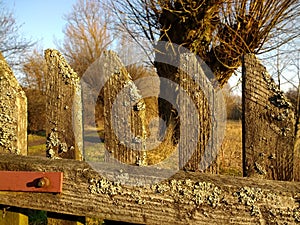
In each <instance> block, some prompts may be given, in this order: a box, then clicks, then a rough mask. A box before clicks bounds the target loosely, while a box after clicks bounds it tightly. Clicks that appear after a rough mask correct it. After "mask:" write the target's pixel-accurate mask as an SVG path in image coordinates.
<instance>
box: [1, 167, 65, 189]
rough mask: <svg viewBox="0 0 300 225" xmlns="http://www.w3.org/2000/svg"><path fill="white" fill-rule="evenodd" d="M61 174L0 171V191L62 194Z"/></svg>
mask: <svg viewBox="0 0 300 225" xmlns="http://www.w3.org/2000/svg"><path fill="white" fill-rule="evenodd" d="M62 181H63V173H62V172H28V171H0V191H23V192H48V193H61V192H62Z"/></svg>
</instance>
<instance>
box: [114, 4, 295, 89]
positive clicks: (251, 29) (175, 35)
mask: <svg viewBox="0 0 300 225" xmlns="http://www.w3.org/2000/svg"><path fill="white" fill-rule="evenodd" d="M112 4H113V6H114V8H115V11H116V12H117V13H118V14H119V15H120V16H119V18H121V19H122V21H121V24H122V25H123V26H125V27H126V29H127V30H128V31H129V32H130V34H131V36H132V37H134V38H136V39H137V37H140V36H141V35H143V36H144V37H145V38H147V39H148V40H149V41H150V42H151V43H153V44H154V45H155V43H156V42H157V41H158V40H160V41H168V42H172V43H176V44H178V45H180V46H184V47H186V48H188V49H189V50H190V51H192V52H194V53H196V54H197V55H199V56H200V57H201V58H202V59H203V60H204V61H205V62H206V63H207V64H208V65H209V66H210V68H211V69H212V70H213V72H214V74H215V76H216V78H217V80H218V81H219V82H220V84H221V85H223V84H225V83H226V82H227V81H228V79H229V78H230V76H231V75H232V73H233V71H234V70H235V69H236V68H238V67H239V66H240V65H241V55H242V54H244V53H260V52H267V51H270V50H273V49H275V48H277V47H278V46H280V45H282V44H284V43H286V42H288V41H289V40H292V39H293V38H295V37H296V36H299V29H293V27H294V25H295V24H296V19H297V17H298V16H299V11H300V10H299V9H300V3H299V0H273V1H269V0H213V1H208V0H201V1H189V0H167V1H160V0H133V1H132V0H116V1H112ZM124 15H126V16H124ZM276 36H280V37H281V38H282V40H281V41H279V42H277V43H275V44H274V43H271V44H268V43H269V41H270V40H272V39H273V38H274V37H276ZM159 51H162V52H163V49H159Z"/></svg>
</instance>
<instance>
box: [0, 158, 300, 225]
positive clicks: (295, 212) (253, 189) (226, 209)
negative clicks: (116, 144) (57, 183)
mask: <svg viewBox="0 0 300 225" xmlns="http://www.w3.org/2000/svg"><path fill="white" fill-rule="evenodd" d="M109 167H111V173H112V174H114V175H116V174H118V173H122V174H123V175H125V174H126V173H127V172H128V171H126V170H124V171H115V170H114V168H113V166H111V165H107V168H108V169H109ZM0 170H9V171H18V170H27V171H61V172H63V173H64V182H63V192H62V194H57V195H54V194H48V193H20V192H0V196H1V197H0V204H2V205H9V206H16V207H21V208H31V209H38V210H46V211H50V212H56V213H62V214H70V215H77V216H90V217H101V218H104V219H109V220H116V221H124V222H133V223H140V224H228V223H231V224H297V223H299V222H300V207H299V201H298V200H299V196H300V183H296V182H295V183H292V182H280V181H272V180H262V179H250V178H236V177H227V176H218V175H209V174H203V173H199V172H184V171H180V172H179V173H178V174H176V175H174V176H173V177H171V178H169V179H168V180H167V181H163V182H161V183H159V184H153V185H151V186H150V185H149V186H144V187H134V186H122V185H119V184H117V183H113V182H110V181H109V180H107V179H106V178H104V177H103V176H100V175H99V174H98V173H96V172H95V171H93V170H92V169H91V167H90V166H89V165H88V164H87V163H85V162H80V161H73V160H67V159H61V160H49V159H44V158H36V157H24V156H13V155H0ZM134 172H135V171H130V174H131V175H130V176H129V177H128V179H135V178H134V177H133V176H132V174H134ZM160 172H161V170H158V171H157V172H156V173H152V174H146V173H145V175H144V176H143V179H148V178H149V176H159V174H160Z"/></svg>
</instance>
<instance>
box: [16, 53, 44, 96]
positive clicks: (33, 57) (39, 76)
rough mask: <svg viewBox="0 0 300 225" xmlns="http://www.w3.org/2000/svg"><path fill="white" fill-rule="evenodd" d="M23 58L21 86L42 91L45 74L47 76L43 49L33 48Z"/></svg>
mask: <svg viewBox="0 0 300 225" xmlns="http://www.w3.org/2000/svg"><path fill="white" fill-rule="evenodd" d="M24 59H25V61H26V62H25V63H24V64H23V65H22V72H23V74H24V77H23V80H22V83H23V86H25V87H27V88H30V89H35V90H39V91H40V92H44V91H45V76H47V73H48V72H47V65H46V62H45V59H44V57H43V51H42V50H39V49H34V50H33V51H32V52H31V53H30V54H28V55H26V56H25V57H24Z"/></svg>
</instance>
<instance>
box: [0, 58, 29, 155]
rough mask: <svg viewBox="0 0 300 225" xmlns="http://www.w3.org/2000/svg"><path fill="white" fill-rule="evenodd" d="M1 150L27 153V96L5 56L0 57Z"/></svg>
mask: <svg viewBox="0 0 300 225" xmlns="http://www.w3.org/2000/svg"><path fill="white" fill-rule="evenodd" d="M1 56H2V55H1ZM0 152H6V153H14V154H23V155H26V154H27V98H26V95H25V92H24V91H23V90H22V88H21V86H20V85H19V83H18V81H17V79H16V78H15V76H14V74H13V71H12V70H11V68H10V67H9V65H8V64H7V62H6V61H5V59H4V58H3V57H0Z"/></svg>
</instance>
